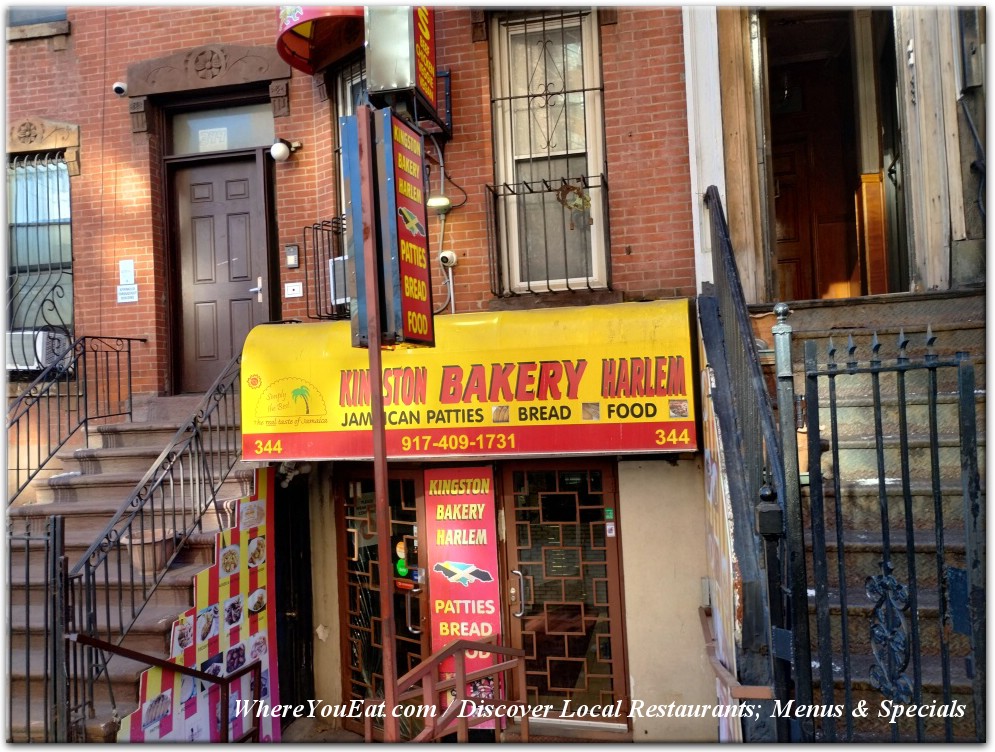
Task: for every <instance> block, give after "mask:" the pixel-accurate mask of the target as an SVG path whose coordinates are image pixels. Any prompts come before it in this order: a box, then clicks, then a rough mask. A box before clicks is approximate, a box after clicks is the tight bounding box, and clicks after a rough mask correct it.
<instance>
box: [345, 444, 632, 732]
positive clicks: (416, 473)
mask: <svg viewBox="0 0 995 752" xmlns="http://www.w3.org/2000/svg"><path fill="white" fill-rule="evenodd" d="M367 472H368V471H366V470H364V469H363V468H361V467H357V468H356V469H355V470H353V471H344V472H343V473H342V474H341V475H340V476H339V477H340V480H339V481H338V484H339V490H337V491H336V498H339V499H341V500H342V501H341V503H340V504H339V508H338V510H337V529H338V530H339V531H340V533H339V534H340V536H341V537H340V550H341V551H342V552H343V553H342V555H341V562H342V565H341V567H340V575H339V576H340V592H341V593H342V597H341V599H340V603H341V619H342V634H343V638H342V665H343V701H344V702H349V701H351V700H353V699H366V698H382V697H383V695H384V692H383V674H382V653H381V645H382V640H381V630H380V601H379V592H380V591H379V566H380V563H379V561H378V559H379V555H378V550H377V525H378V524H380V521H379V520H378V519H377V516H376V498H375V494H374V485H373V481H372V479H371V478H369V477H368V476H367V474H366V473H367ZM458 474H459V472H458V470H456V472H455V473H454V477H455V476H456V475H458ZM494 478H495V481H496V484H495V485H496V486H497V488H496V489H495V490H494V491H493V494H494V497H495V499H494V501H495V502H496V509H497V520H496V521H492V522H496V527H497V529H498V536H497V540H494V538H493V536H487V538H486V542H487V545H491V546H495V547H496V548H497V549H498V550H497V552H496V553H497V554H498V558H499V560H500V566H499V569H500V574H499V576H498V580H499V582H500V584H501V588H500V601H501V603H500V606H499V611H500V614H501V619H500V629H501V641H502V643H503V644H505V645H510V646H512V647H517V648H522V649H524V651H525V653H526V697H524V698H517V697H516V698H514V699H515V700H518V701H521V702H524V703H526V704H529V705H538V704H544V705H551V706H552V707H553V710H552V711H551V712H550V713H549V715H548V718H550V719H552V720H551V721H550V725H551V726H556V727H557V729H558V731H557V732H556V733H557V734H559V733H560V731H559V729H562V733H563V735H568V734H570V733H571V731H573V732H575V733H576V732H577V730H578V729H579V728H585V729H591V728H597V730H600V731H614V730H620V731H625V730H626V729H627V725H628V721H627V717H626V716H627V713H628V706H629V696H628V683H627V681H628V680H627V673H626V671H627V668H626V656H625V626H624V619H623V611H624V604H623V602H622V581H621V572H620V550H619V538H618V535H617V529H618V524H619V517H618V493H617V483H616V479H615V470H614V465H613V463H610V462H600V461H597V460H585V461H584V462H583V463H569V462H562V461H561V462H556V463H552V462H538V461H537V462H528V463H504V464H499V465H497V466H496V467H495V471H494ZM439 493H452V492H451V491H440V492H439ZM426 499H427V497H426V480H425V471H424V469H422V468H410V469H403V468H396V467H392V468H391V470H390V479H389V481H388V503H389V506H390V519H389V520H387V524H389V525H390V531H391V536H390V540H391V552H392V562H391V563H390V566H391V568H392V577H393V586H394V595H393V607H394V627H395V635H396V638H395V649H396V655H397V659H396V660H397V672H398V674H399V675H401V674H403V673H405V672H407V671H408V670H410V669H412V668H414V667H415V666H417V665H418V663H420V662H421V661H422V660H424V659H425V658H426V657H428V656H429V655H430V654H431V652H432V645H433V642H432V629H433V621H432V619H431V612H432V610H433V607H430V604H436V605H435V607H437V606H438V603H439V601H438V600H437V599H439V598H443V599H444V598H445V597H446V596H445V595H444V594H442V593H441V592H440V593H434V594H433V593H432V592H430V585H431V583H432V577H431V576H430V575H431V574H432V572H438V571H439V570H438V567H444V566H445V565H447V564H451V562H438V561H429V560H428V556H427V554H428V551H429V550H430V549H431V548H432V547H431V546H430V545H427V543H428V541H427V539H426V540H425V541H422V544H421V545H420V544H419V541H420V540H421V538H424V537H425V536H428V535H430V534H431V532H430V531H431V529H432V524H430V521H428V520H426V515H427V512H426ZM458 501H462V500H458ZM490 514H493V512H490ZM436 516H437V517H439V518H440V519H441V516H439V515H438V514H437V515H436ZM436 527H438V525H436ZM419 531H420V533H421V538H420V536H419ZM436 532H437V533H438V531H436ZM434 538H435V536H433V540H434ZM464 542H465V541H464ZM480 542H482V540H478V543H480ZM447 544H448V541H447ZM471 548H479V546H471ZM483 558H484V557H482V558H481V559H480V560H483ZM460 561H469V559H466V558H461V559H460ZM460 566H466V565H460ZM489 581H490V580H489V578H488V582H489ZM457 592H458V594H460V595H463V592H462V590H458V591H457ZM468 592H469V591H468ZM466 597H469V596H468V595H467V596H466ZM444 613H448V611H445V612H444ZM482 613H489V612H487V611H486V610H485V612H482ZM464 621H468V622H469V621H471V620H470V619H469V618H465V619H464ZM478 621H479V620H478ZM481 633H484V632H483V630H481ZM473 634H475V633H474V632H471V633H469V634H465V635H464V636H465V637H466V638H467V639H475V638H474V636H473ZM436 649H437V648H436ZM616 704H617V707H618V709H619V711H618V715H617V716H616V717H609V718H599V719H597V722H595V723H593V724H592V723H591V721H590V719H588V720H586V721H584V720H578V719H577V718H576V717H575V718H573V719H570V718H569V716H570V715H571V711H572V710H575V709H576V708H577V707H578V706H579V705H588V706H591V705H597V706H616ZM374 723H375V724H376V723H381V721H380V720H379V719H376V720H375V721H374ZM605 724H608V725H609V726H610V728H605V727H604V726H605ZM344 725H345V727H346V728H347V729H348V730H350V731H354V732H356V733H363V728H362V719H344ZM421 727H422V725H421V721H419V720H417V719H401V736H402V739H407V738H411V737H412V736H414V735H415V734H417V733H418V731H420V730H421Z"/></svg>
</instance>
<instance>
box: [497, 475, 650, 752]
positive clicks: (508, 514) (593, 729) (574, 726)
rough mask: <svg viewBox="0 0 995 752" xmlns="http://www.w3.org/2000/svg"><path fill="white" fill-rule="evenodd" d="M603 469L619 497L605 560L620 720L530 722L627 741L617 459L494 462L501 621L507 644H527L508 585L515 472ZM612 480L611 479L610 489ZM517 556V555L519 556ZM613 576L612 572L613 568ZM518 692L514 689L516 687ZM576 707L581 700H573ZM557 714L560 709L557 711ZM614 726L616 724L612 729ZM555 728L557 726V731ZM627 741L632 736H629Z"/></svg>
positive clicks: (626, 665) (628, 724) (628, 702)
mask: <svg viewBox="0 0 995 752" xmlns="http://www.w3.org/2000/svg"><path fill="white" fill-rule="evenodd" d="M571 469H577V470H584V471H589V470H592V469H594V470H601V471H602V472H603V473H604V475H605V478H606V479H608V480H610V486H611V494H610V495H611V497H612V499H613V501H614V512H615V520H614V521H615V529H616V533H615V536H614V537H613V538H611V539H609V538H606V542H608V541H609V540H611V541H614V542H613V543H611V544H609V545H608V547H607V549H606V550H607V552H608V555H607V561H606V563H607V564H608V566H609V570H610V568H611V562H610V560H611V558H614V566H615V575H614V577H612V576H609V577H608V601H609V604H615V605H616V607H617V609H618V616H617V624H618V634H617V636H615V635H613V638H612V651H613V654H615V652H616V651H617V654H618V666H617V669H616V672H615V678H616V679H617V681H616V687H615V696H616V697H617V699H619V700H621V701H622V708H621V719H622V722H620V723H612V722H605V721H599V720H580V719H577V720H573V719H561V718H559V717H556V716H554V715H553V714H550V717H549V718H548V719H543V720H536V719H533V720H531V721H530V725H534V724H536V723H539V724H540V725H541V724H543V723H548V726H547V728H549V729H550V732H551V733H555V734H556V735H557V736H564V737H566V736H576V735H577V734H578V732H579V731H581V730H583V731H584V737H585V738H591V739H594V738H598V739H603V740H604V741H622V739H620V738H619V734H620V733H621V732H623V731H624V732H625V733H626V734H629V733H631V729H632V722H631V719H630V718H629V709H630V705H631V699H632V698H631V697H630V694H629V661H628V639H627V632H626V629H627V623H626V608H625V583H624V579H623V566H622V562H623V558H622V535H621V528H622V525H621V515H620V507H621V499H620V497H619V487H618V465H617V463H616V462H615V461H614V460H613V459H609V458H602V457H573V456H570V457H563V458H559V459H530V458H522V459H520V460H507V461H501V462H495V463H494V477H495V494H496V499H495V503H496V507H497V514H498V539H499V548H498V561H499V564H500V570H501V584H502V589H501V607H502V610H501V623H502V641H503V642H504V643H505V644H506V645H511V646H513V647H523V645H522V640H521V629H520V628H521V620H520V619H518V618H517V617H515V616H514V615H513V614H512V611H513V609H515V608H517V607H518V605H517V604H512V603H511V602H510V599H509V597H508V595H509V593H508V589H509V587H510V585H509V583H510V582H511V579H512V574H511V569H512V563H513V561H512V554H511V548H512V546H513V545H514V540H515V539H514V532H513V524H514V492H513V488H512V485H511V478H512V475H511V474H512V473H513V472H515V471H518V470H524V471H529V470H548V471H559V470H571ZM607 486H608V483H606V487H607ZM516 558H517V557H516ZM609 574H610V572H609ZM512 690H513V691H512V695H514V688H512ZM514 699H516V700H521V701H522V702H528V698H518V697H514ZM572 707H574V708H576V703H574V704H573V706H572ZM557 716H558V713H557ZM612 727H614V728H612ZM554 729H555V730H554ZM626 740H629V739H628V738H627V739H626Z"/></svg>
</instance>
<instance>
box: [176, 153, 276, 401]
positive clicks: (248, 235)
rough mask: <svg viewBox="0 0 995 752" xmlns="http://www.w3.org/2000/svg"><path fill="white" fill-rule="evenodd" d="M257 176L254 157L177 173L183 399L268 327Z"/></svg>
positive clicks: (259, 179) (206, 384) (261, 202)
mask: <svg viewBox="0 0 995 752" xmlns="http://www.w3.org/2000/svg"><path fill="white" fill-rule="evenodd" d="M262 174H263V173H262V170H261V169H260V168H259V165H258V164H257V158H255V157H248V158H240V159H231V160H224V161H218V162H212V163H210V164H198V165H192V166H181V167H178V168H177V169H176V172H175V180H174V181H173V185H174V196H173V199H174V207H175V212H176V217H177V239H178V244H179V247H178V254H177V255H178V257H179V266H180V285H179V287H180V307H181V317H180V319H181V332H180V337H179V340H180V342H179V349H180V354H181V356H180V373H179V381H180V391H182V392H203V391H205V390H206V389H208V388H209V387H210V386H211V384H212V383H214V380H215V379H216V378H217V377H218V375H219V374H220V373H221V371H222V370H223V369H224V367H225V366H226V365H227V364H228V363H229V361H231V359H232V358H233V357H234V356H235V355H237V354H238V353H239V352H241V350H242V344H243V343H244V342H245V337H246V335H248V333H249V330H250V329H252V327H254V326H256V325H257V324H262V323H265V322H266V321H269V320H270V296H269V293H268V289H267V288H268V276H269V275H268V267H267V245H268V243H267V235H268V232H267V229H266V202H265V200H264V192H265V186H264V180H263V178H262Z"/></svg>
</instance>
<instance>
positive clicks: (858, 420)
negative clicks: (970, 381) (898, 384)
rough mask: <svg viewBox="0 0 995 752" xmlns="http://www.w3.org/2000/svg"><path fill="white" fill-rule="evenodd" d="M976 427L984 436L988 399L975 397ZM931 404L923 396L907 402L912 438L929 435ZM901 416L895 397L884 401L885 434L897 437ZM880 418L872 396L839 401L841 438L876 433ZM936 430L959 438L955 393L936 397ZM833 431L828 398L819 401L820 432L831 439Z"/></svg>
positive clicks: (837, 405) (980, 434) (839, 432)
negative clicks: (875, 409) (876, 412)
mask: <svg viewBox="0 0 995 752" xmlns="http://www.w3.org/2000/svg"><path fill="white" fill-rule="evenodd" d="M974 414H975V425H976V430H977V432H978V436H979V437H980V436H984V435H985V427H986V415H985V396H984V395H983V394H976V395H975V412H974ZM929 417H930V411H929V402H928V399H927V398H926V397H925V396H923V395H916V396H914V397H910V398H908V399H907V400H906V408H905V420H906V425H907V429H906V430H908V432H909V435H910V436H911V435H920V436H925V435H928V432H929ZM900 418H901V413H900V411H899V408H898V400H897V399H896V398H894V397H889V398H886V399H882V401H881V416H880V420H881V430H882V433H883V434H885V435H898V432H899V428H900ZM876 421H877V419H876V416H875V412H874V403H873V401H872V400H871V398H870V396H869V395H867V396H865V395H863V394H861V395H859V396H853V397H843V398H838V399H837V400H836V430H837V432H838V434H839V435H840V436H841V437H848V436H861V435H864V436H866V435H869V434H871V435H872V434H873V433H874V432H875V430H876V426H877V422H876ZM936 430H937V433H940V434H948V435H951V436H957V435H959V433H960V403H959V400H958V398H957V395H956V394H949V393H948V394H940V395H938V396H937V398H936ZM831 431H832V411H831V410H830V407H829V399H828V396H825V395H824V398H823V399H821V400H820V401H819V433H820V435H821V436H822V438H826V439H828V438H829V437H830V435H831Z"/></svg>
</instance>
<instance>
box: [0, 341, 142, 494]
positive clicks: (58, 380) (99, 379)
mask: <svg viewBox="0 0 995 752" xmlns="http://www.w3.org/2000/svg"><path fill="white" fill-rule="evenodd" d="M134 342H145V340H144V339H139V338H131V337H80V338H79V339H78V340H76V341H75V342H74V343H72V346H71V347H69V348H68V349H67V350H64V351H61V352H59V353H58V354H57V357H56V358H55V360H54V362H53V363H52V364H51V365H49V366H48V367H47V368H45V369H44V370H43V371H42V372H41V373H40V374H38V376H37V377H36V378H35V380H34V381H32V382H31V384H29V385H28V387H27V388H26V389H25V390H24V392H22V394H21V395H20V396H19V397H18V398H17V399H16V400H14V402H13V403H12V404H11V405H10V406H9V407H8V408H7V452H8V454H7V505H8V506H9V505H10V504H11V503H13V502H14V501H15V500H16V499H17V498H18V496H20V495H21V493H22V492H23V491H24V489H25V488H27V487H28V484H29V483H31V481H32V480H33V479H34V478H35V477H36V476H37V475H38V473H39V472H40V471H41V470H42V469H43V468H44V467H45V466H46V465H47V464H48V462H49V461H50V460H51V459H52V458H53V457H54V456H55V454H56V452H58V451H59V450H60V449H61V448H62V447H63V446H65V444H66V442H67V441H69V439H70V438H72V437H73V435H75V434H76V432H77V431H79V430H80V429H81V428H82V429H86V428H88V427H89V426H90V425H92V424H94V423H95V422H98V421H102V420H106V419H111V418H118V417H130V416H131V412H132V407H133V405H132V383H131V374H132V365H131V348H132V343H134ZM87 433H88V432H86V431H85V430H84V435H85V436H86V435H87Z"/></svg>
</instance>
